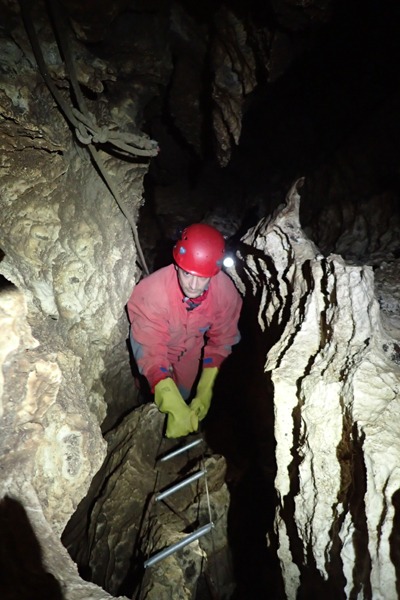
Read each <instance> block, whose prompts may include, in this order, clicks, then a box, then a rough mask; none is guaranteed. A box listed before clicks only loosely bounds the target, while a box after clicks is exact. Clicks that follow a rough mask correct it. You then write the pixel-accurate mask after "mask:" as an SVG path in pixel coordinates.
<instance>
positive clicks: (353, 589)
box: [239, 182, 400, 600]
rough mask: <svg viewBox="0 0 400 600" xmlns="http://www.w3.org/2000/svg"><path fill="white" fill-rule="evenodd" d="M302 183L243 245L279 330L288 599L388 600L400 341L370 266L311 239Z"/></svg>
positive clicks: (276, 360)
mask: <svg viewBox="0 0 400 600" xmlns="http://www.w3.org/2000/svg"><path fill="white" fill-rule="evenodd" d="M299 183H300V182H298V183H297V185H296V184H295V185H294V186H293V188H292V190H291V191H290V193H289V194H288V199H287V204H286V206H285V207H284V208H283V209H281V210H280V212H278V213H277V214H276V215H275V216H274V218H272V219H271V220H269V221H268V220H264V221H263V222H261V223H260V224H259V226H258V227H256V228H254V229H253V230H251V231H250V232H249V234H248V235H247V236H246V237H245V238H244V239H243V241H244V242H245V243H246V244H249V250H248V255H247V256H246V258H245V265H244V272H245V273H246V275H247V278H246V279H247V280H246V279H245V278H244V277H243V276H242V277H239V279H240V280H241V282H242V286H244V287H245V288H246V287H247V289H248V291H249V293H255V292H256V291H257V290H260V289H261V290H263V294H262V302H261V304H260V307H259V317H258V318H259V325H260V327H261V328H262V329H263V330H265V331H266V332H268V330H269V329H271V328H278V330H279V332H280V334H279V339H278V340H277V341H276V343H274V345H273V346H272V348H271V349H270V350H269V352H268V354H267V358H266V363H265V371H266V375H269V376H270V378H271V381H272V384H273V388H274V406H275V438H276V443H277V446H276V461H277V475H276V479H275V486H276V490H277V492H278V497H279V504H278V508H277V512H276V523H275V525H276V531H277V538H278V539H277V551H278V556H279V558H280V562H281V567H282V573H283V578H284V583H285V592H286V596H287V598H288V599H289V600H292V599H293V600H294V599H295V598H296V597H298V593H302V594H303V596H302V597H319V596H318V593H319V594H323V593H324V592H323V590H325V591H327V590H330V592H331V593H333V594H334V597H337V598H339V597H343V598H344V597H346V598H350V597H353V595H354V594H356V595H357V598H369V597H373V598H384V599H386V600H391V599H392V598H395V597H397V589H396V573H397V571H398V569H399V563H398V557H397V552H395V544H396V541H395V540H396V539H397V534H396V523H397V520H398V514H397V513H398V499H397V498H398V489H399V487H400V474H399V469H398V464H399V461H400V446H399V443H398V431H397V427H396V425H395V424H396V423H398V421H399V415H400V403H399V389H400V367H399V359H398V356H399V352H398V343H397V341H396V339H393V338H391V337H390V336H389V335H388V333H387V332H386V331H385V329H384V327H383V325H382V319H381V314H380V310H379V304H378V302H377V299H376V297H375V289H374V276H373V271H372V268H371V267H368V266H354V265H349V264H346V262H345V261H344V260H343V259H342V258H341V257H340V256H337V255H330V256H328V257H325V256H323V255H322V254H321V253H320V252H319V251H318V249H317V248H316V246H315V245H314V244H313V243H312V242H311V241H310V240H309V239H307V237H306V236H305V235H304V233H303V232H302V230H301V226H300V223H299V201H300V196H299V189H300V185H299ZM251 246H253V247H254V248H256V249H257V250H259V251H261V252H258V251H257V252H256V251H255V250H251ZM271 259H272V262H271ZM397 333H398V332H397ZM397 339H398V335H397Z"/></svg>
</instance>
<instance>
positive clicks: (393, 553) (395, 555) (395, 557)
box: [389, 490, 400, 598]
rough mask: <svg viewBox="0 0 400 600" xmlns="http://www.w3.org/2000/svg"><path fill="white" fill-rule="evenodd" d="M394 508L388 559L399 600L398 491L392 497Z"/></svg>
mask: <svg viewBox="0 0 400 600" xmlns="http://www.w3.org/2000/svg"><path fill="white" fill-rule="evenodd" d="M392 504H393V508H394V517H393V528H392V532H391V534H390V536H389V544H390V558H391V560H392V563H393V564H394V568H395V571H396V591H397V597H398V598H400V490H397V491H396V492H395V493H394V494H393V496H392Z"/></svg>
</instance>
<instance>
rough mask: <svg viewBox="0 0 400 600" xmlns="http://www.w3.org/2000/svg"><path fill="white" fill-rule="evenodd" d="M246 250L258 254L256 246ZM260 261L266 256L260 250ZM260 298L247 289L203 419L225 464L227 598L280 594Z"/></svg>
mask: <svg viewBox="0 0 400 600" xmlns="http://www.w3.org/2000/svg"><path fill="white" fill-rule="evenodd" d="M245 251H246V249H245V248H241V252H245ZM248 251H250V250H248ZM251 252H252V253H253V254H254V256H256V254H257V251H255V250H254V249H251ZM263 259H264V261H265V260H267V261H268V257H265V255H263ZM260 274H261V272H260ZM260 302H261V297H255V296H253V294H252V293H251V292H250V290H249V291H248V293H247V294H246V297H245V298H244V304H243V309H242V314H241V319H240V323H239V328H240V332H241V336H242V339H241V341H240V343H239V344H238V345H237V346H236V347H234V350H233V352H232V354H231V356H230V357H229V358H228V359H227V360H226V361H225V362H224V364H223V365H222V368H221V372H220V374H219V377H218V379H217V381H216V385H215V391H214V398H213V403H212V405H211V409H210V412H209V415H208V417H207V419H206V420H205V433H206V439H207V442H208V443H209V445H210V447H211V448H212V450H213V451H214V452H216V453H220V454H222V455H223V456H224V457H225V458H226V461H227V475H226V481H227V485H228V488H229V492H230V506H229V513H228V543H229V546H230V550H231V552H232V558H233V568H234V575H235V583H236V590H235V593H234V594H233V596H232V599H231V600H247V599H249V598H251V599H252V600H261V599H262V600H265V599H269V598H270V599H274V600H278V599H280V598H284V597H285V596H284V593H283V582H282V576H281V572H280V567H279V562H278V559H277V555H276V547H275V535H274V532H273V522H274V516H275V508H276V502H277V498H276V493H275V488H274V478H275V474H276V464H275V439H274V408H273V390H272V385H271V382H270V378H269V375H268V374H266V373H264V364H265V359H266V355H267V352H268V350H269V349H270V348H271V346H272V345H273V344H274V343H275V342H276V340H277V336H279V333H280V327H279V328H278V327H277V324H274V323H271V327H270V328H269V329H268V330H267V331H265V332H262V330H261V328H260V326H259V324H258V321H257V314H258V310H259V304H260ZM267 536H268V540H267Z"/></svg>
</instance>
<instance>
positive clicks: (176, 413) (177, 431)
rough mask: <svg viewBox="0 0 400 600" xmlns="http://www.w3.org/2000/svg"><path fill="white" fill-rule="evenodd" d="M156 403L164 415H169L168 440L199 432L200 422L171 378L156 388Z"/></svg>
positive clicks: (162, 381) (163, 380)
mask: <svg viewBox="0 0 400 600" xmlns="http://www.w3.org/2000/svg"><path fill="white" fill-rule="evenodd" d="M154 402H155V403H156V405H157V406H158V409H159V410H160V412H162V413H167V414H168V418H167V431H166V436H167V438H178V437H182V436H184V435H187V434H188V433H191V432H192V431H197V429H198V427H199V420H198V418H197V415H196V414H195V413H194V412H193V411H192V410H191V409H190V407H189V406H188V405H187V404H186V402H185V401H184V399H183V398H182V396H181V394H180V392H179V390H178V388H177V386H176V383H175V381H174V380H173V379H171V377H167V379H162V380H161V381H159V382H158V383H157V385H156V386H155V387H154Z"/></svg>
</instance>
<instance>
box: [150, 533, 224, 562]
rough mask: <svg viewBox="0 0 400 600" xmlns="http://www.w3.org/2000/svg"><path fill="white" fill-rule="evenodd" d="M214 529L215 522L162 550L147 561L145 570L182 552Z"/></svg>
mask: <svg viewBox="0 0 400 600" xmlns="http://www.w3.org/2000/svg"><path fill="white" fill-rule="evenodd" d="M213 527H214V523H213V522H210V523H207V525H204V526H203V527H200V529H197V530H196V531H194V532H193V533H190V534H189V535H187V536H186V537H185V538H183V540H180V541H179V542H176V543H175V544H172V546H168V548H165V549H164V550H161V552H158V554H155V555H154V556H152V557H150V558H149V559H147V560H146V562H145V563H144V568H145V569H147V567H151V566H152V565H154V564H155V563H157V562H158V561H160V560H163V558H167V556H170V555H171V554H174V552H176V551H177V550H180V549H181V548H184V547H185V546H187V545H188V544H191V543H192V542H194V541H195V540H198V539H199V538H200V537H201V536H202V535H205V534H206V533H208V532H209V531H211V529H212V528H213Z"/></svg>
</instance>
